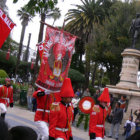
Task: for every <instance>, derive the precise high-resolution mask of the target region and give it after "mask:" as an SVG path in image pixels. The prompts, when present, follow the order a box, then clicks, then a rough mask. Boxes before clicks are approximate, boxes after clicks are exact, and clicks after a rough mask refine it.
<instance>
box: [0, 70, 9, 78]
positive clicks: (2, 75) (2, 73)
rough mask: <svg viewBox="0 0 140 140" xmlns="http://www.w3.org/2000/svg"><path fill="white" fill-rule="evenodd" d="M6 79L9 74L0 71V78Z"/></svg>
mask: <svg viewBox="0 0 140 140" xmlns="http://www.w3.org/2000/svg"><path fill="white" fill-rule="evenodd" d="M6 77H8V74H7V73H6V71H5V70H2V69H0V78H6Z"/></svg>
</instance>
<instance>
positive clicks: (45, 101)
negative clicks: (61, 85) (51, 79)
mask: <svg viewBox="0 0 140 140" xmlns="http://www.w3.org/2000/svg"><path fill="white" fill-rule="evenodd" d="M39 91H44V90H42V89H40V90H37V91H35V92H34V93H33V97H34V98H36V100H37V111H36V113H35V117H34V121H45V122H47V123H48V122H49V113H50V106H51V104H52V103H53V102H55V101H60V100H61V97H60V96H59V93H51V94H48V95H44V96H40V97H38V96H37V93H38V92H39Z"/></svg>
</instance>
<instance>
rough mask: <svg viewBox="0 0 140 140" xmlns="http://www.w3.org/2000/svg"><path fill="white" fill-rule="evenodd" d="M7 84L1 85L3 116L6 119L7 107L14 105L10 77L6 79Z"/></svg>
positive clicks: (0, 98) (0, 102)
mask: <svg viewBox="0 0 140 140" xmlns="http://www.w3.org/2000/svg"><path fill="white" fill-rule="evenodd" d="M5 82H6V84H5V85H3V86H1V87H0V109H1V117H2V118H3V119H5V115H6V112H7V107H8V106H9V105H10V107H13V87H12V86H11V80H10V78H6V79H5Z"/></svg>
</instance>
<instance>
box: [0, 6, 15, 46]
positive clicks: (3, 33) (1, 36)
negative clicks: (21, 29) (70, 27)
mask: <svg viewBox="0 0 140 140" xmlns="http://www.w3.org/2000/svg"><path fill="white" fill-rule="evenodd" d="M14 26H15V24H14V23H13V22H12V21H11V20H10V19H9V18H8V17H7V15H6V14H5V13H4V12H3V10H2V9H1V8H0V48H1V47H2V45H3V43H4V41H5V40H6V38H7V37H8V35H9V33H10V31H11V30H12V29H13V28H14Z"/></svg>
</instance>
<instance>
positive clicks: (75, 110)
mask: <svg viewBox="0 0 140 140" xmlns="http://www.w3.org/2000/svg"><path fill="white" fill-rule="evenodd" d="M79 101H80V97H79V96H78V95H77V94H75V96H74V98H73V99H72V105H73V107H74V119H73V122H74V121H75V117H76V115H77V114H78V103H79Z"/></svg>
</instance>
